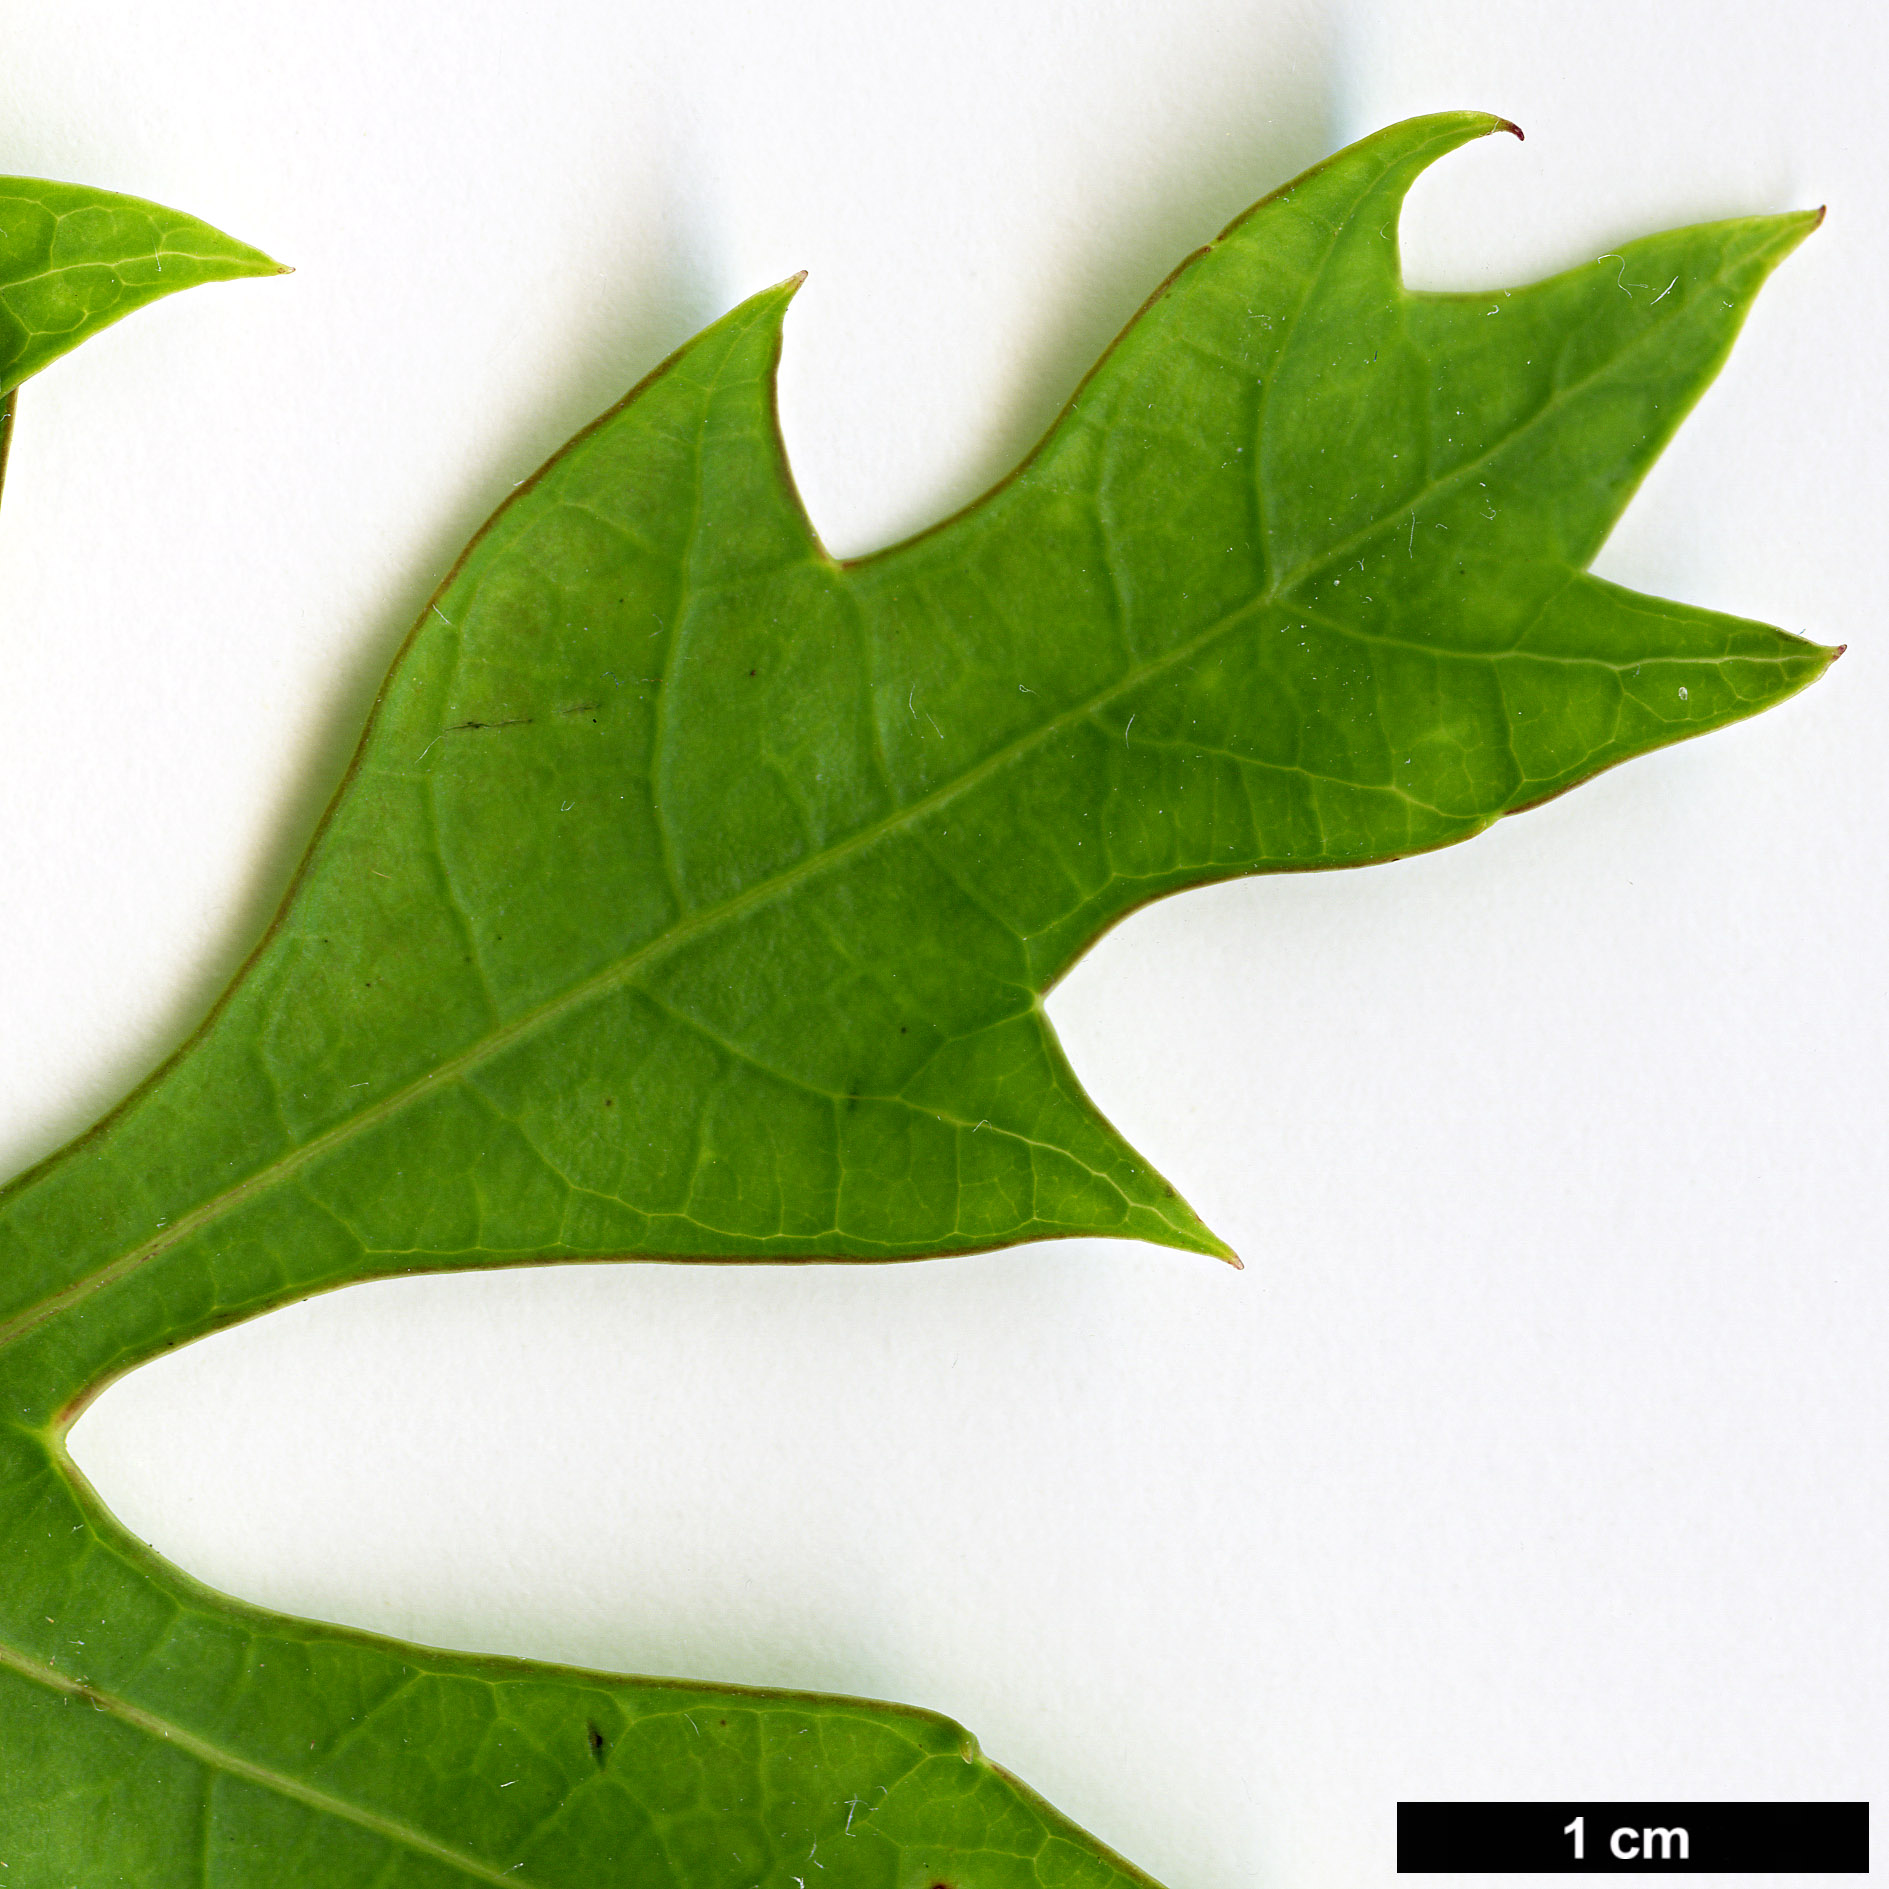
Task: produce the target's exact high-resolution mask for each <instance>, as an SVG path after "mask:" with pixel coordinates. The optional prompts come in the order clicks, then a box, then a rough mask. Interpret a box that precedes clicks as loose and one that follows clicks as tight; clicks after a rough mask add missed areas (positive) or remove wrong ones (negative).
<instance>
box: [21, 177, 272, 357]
mask: <svg viewBox="0 0 1889 1889" xmlns="http://www.w3.org/2000/svg"><path fill="white" fill-rule="evenodd" d="M286 273H287V271H285V270H284V269H283V267H282V265H281V264H280V263H279V262H271V261H270V260H269V258H268V257H267V256H265V255H264V254H263V253H262V251H261V250H259V249H251V248H250V247H249V245H248V244H247V243H239V242H237V241H236V240H235V239H234V238H233V237H229V236H225V235H224V234H223V232H222V231H221V230H213V229H212V228H211V227H210V226H209V224H207V223H199V222H198V221H197V219H196V218H195V217H194V216H185V215H184V214H183V212H182V211H181V210H166V209H165V208H164V207H163V205H162V204H157V203H146V202H145V201H144V199H143V198H142V197H121V196H118V195H116V194H115V193H114V192H112V191H108V190H88V189H87V188H86V187H85V186H84V185H82V184H54V183H48V182H46V181H45V180H44V179H43V178H38V177H0V394H9V393H11V392H12V391H13V389H14V388H15V387H17V386H18V385H19V384H20V382H21V381H23V380H25V379H26V378H27V377H28V376H29V375H32V374H37V373H38V372H39V370H40V369H41V368H42V367H44V366H46V365H47V364H48V363H49V362H51V361H56V360H57V359H58V358H59V356H60V355H62V354H65V353H67V352H68V351H69V350H71V349H73V348H76V347H77V346H78V345H79V343H80V342H81V341H85V340H88V339H90V337H91V336H93V335H95V334H97V333H98V331H99V330H100V329H101V328H107V327H109V326H110V325H111V324H112V323H113V322H115V321H117V320H118V319H119V318H120V317H121V316H125V315H129V314H130V313H131V311H132V310H133V309H134V308H142V307H144V305H145V304H146V303H147V302H155V301H156V300H157V299H158V297H159V296H162V295H170V294H174V293H175V292H176V291H177V290H178V289H190V288H195V287H196V286H197V284H198V283H200V282H228V281H230V280H232V279H233V278H234V277H237V276H246V275H281V274H286Z"/></svg>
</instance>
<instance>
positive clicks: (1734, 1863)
mask: <svg viewBox="0 0 1889 1889" xmlns="http://www.w3.org/2000/svg"><path fill="white" fill-rule="evenodd" d="M1707 1871H1718V1872H1721V1873H1723V1874H1727V1875H1740V1874H1742V1875H1749V1876H1775V1875H1784V1874H1787V1873H1803V1874H1814V1875H1832V1876H1837V1875H1867V1874H1868V1873H1869V1806H1868V1805H1867V1804H1399V1805H1398V1806H1397V1873H1398V1874H1399V1875H1400V1876H1411V1875H1419V1876H1421V1875H1494V1874H1497V1873H1510V1874H1514V1875H1526V1876H1550V1875H1562V1876H1625V1875H1640V1876H1664V1875H1674V1876H1679V1875H1697V1874H1701V1873H1704V1872H1707Z"/></svg>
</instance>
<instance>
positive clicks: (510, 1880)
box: [0, 1639, 532, 1889]
mask: <svg viewBox="0 0 1889 1889" xmlns="http://www.w3.org/2000/svg"><path fill="white" fill-rule="evenodd" d="M0 1667H5V1668H7V1669H9V1670H11V1671H13V1672H15V1673H18V1674H19V1675H20V1676H21V1677H22V1678H23V1679H27V1680H29V1681H31V1682H33V1683H35V1684H37V1685H41V1686H44V1687H46V1688H47V1689H48V1690H49V1691H52V1692H58V1693H63V1694H65V1695H66V1696H67V1697H68V1698H77V1699H84V1700H85V1701H86V1702H87V1703H88V1704H90V1705H91V1706H92V1707H93V1709H94V1710H96V1711H103V1712H109V1713H111V1714H113V1715H114V1716H115V1717H117V1718H119V1719H122V1720H123V1721H124V1722H125V1723H126V1724H128V1725H131V1726H134V1727H135V1728H136V1729H137V1730H139V1731H141V1732H143V1733H144V1734H145V1736H146V1737H148V1738H153V1739H156V1740H158V1741H160V1742H161V1743H163V1744H166V1745H169V1746H170V1747H172V1749H174V1750H177V1751H181V1752H184V1753H185V1754H187V1755H188V1756H189V1757H192V1758H195V1759H196V1760H197V1762H198V1763H199V1764H204V1765H208V1766H209V1767H210V1768H211V1769H213V1770H217V1771H221V1772H224V1773H225V1774H226V1775H228V1776H231V1777H239V1778H243V1779H246V1780H247V1781H248V1782H249V1783H251V1784H260V1785H261V1786H263V1788H264V1789H266V1790H271V1791H274V1792H275V1793H276V1794H277V1795H278V1796H282V1797H287V1798H291V1799H293V1800H294V1801H295V1802H296V1803H299V1804H302V1805H304V1806H305V1807H307V1808H308V1809H310V1810H315V1811H319V1812H321V1813H322V1814H324V1815H326V1816H330V1817H340V1818H343V1819H345V1820H346V1821H347V1822H349V1823H353V1824H357V1825H359V1826H360V1827H361V1828H362V1829H364V1830H370V1831H372V1832H373V1833H374V1834H375V1835H376V1836H379V1837H384V1838H386V1839H387V1840H388V1841H389V1842H391V1843H398V1844H401V1845H402V1846H403V1847H405V1848H407V1849H410V1850H413V1851H416V1852H417V1853H418V1854H420V1855H422V1856H425V1857H427V1858H429V1859H430V1860H432V1861H433V1862H436V1863H444V1864H445V1865H446V1866H447V1867H448V1868H451V1869H456V1870H458V1871H459V1873H460V1874H461V1875H463V1876H466V1877H469V1878H470V1879H471V1880H472V1881H474V1882H483V1883H492V1884H496V1885H499V1886H500V1889H519V1886H520V1885H523V1889H530V1884H531V1880H532V1879H531V1878H530V1877H529V1876H526V1875H524V1874H522V1873H521V1870H519V1869H513V1870H510V1871H500V1870H497V1869H494V1868H493V1867H492V1866H491V1865H490V1864H487V1863H482V1862H480V1861H479V1859H478V1858H477V1857H476V1856H468V1855H467V1854H466V1853H465V1852H464V1851H463V1850H456V1849H454V1848H453V1847H452V1846H451V1845H450V1844H446V1843H441V1842H439V1841H438V1840H437V1839H436V1838H434V1837H430V1836H428V1835H427V1834H426V1833H425V1832H424V1831H422V1830H416V1829H414V1828H413V1827H412V1826H411V1825H410V1824H404V1823H401V1822H400V1821H399V1820H398V1819H397V1818H393V1817H387V1816H383V1815H381V1814H380V1813H378V1812H376V1811H372V1810H367V1809H364V1808H363V1807H362V1806H361V1805H359V1804H351V1803H349V1802H348V1801H347V1800H346V1799H345V1798H341V1797H334V1796H331V1795H330V1794H329V1793H328V1792H326V1791H322V1790H318V1789H316V1788H315V1787H314V1786H313V1785H310V1784H303V1783H301V1782H299V1781H298V1780H297V1779H294V1778H291V1777H285V1776H284V1775H282V1773H280V1772H278V1771H272V1770H270V1769H269V1767H268V1766H267V1765H262V1764H257V1763H255V1762H253V1761H252V1760H250V1759H247V1758H239V1757H237V1756H236V1755H235V1754H234V1753H233V1752H229V1751H225V1750H223V1749H222V1748H221V1747H220V1746H217V1745H214V1744H212V1743H210V1741H209V1740H208V1739H205V1738H200V1737H198V1736H197V1735H196V1733H194V1732H189V1731H186V1730H185V1729H184V1728H183V1727H182V1726H181V1725H177V1724H174V1723H172V1722H171V1721H170V1720H168V1719H164V1718H160V1717H159V1716H158V1715H157V1714H156V1713H155V1712H147V1711H146V1710H145V1709H144V1708H143V1707H142V1706H136V1705H133V1704H132V1703H131V1702H130V1700H128V1699H122V1698H120V1697H118V1695H117V1694H115V1693H110V1692H105V1691H101V1690H100V1688H98V1687H97V1686H94V1685H91V1684H89V1683H87V1682H86V1681H85V1680H82V1679H72V1678H68V1677H67V1676H66V1675H65V1674H64V1673H62V1672H60V1671H59V1670H58V1669H57V1668H56V1667H53V1666H48V1665H46V1664H45V1663H44V1662H43V1661H41V1660H36V1659H34V1658H33V1657H32V1656H31V1655H30V1654H27V1653H23V1652H21V1651H20V1650H19V1648H18V1647H16V1646H13V1645H10V1644H9V1643H8V1642H7V1641H6V1640H5V1639H0Z"/></svg>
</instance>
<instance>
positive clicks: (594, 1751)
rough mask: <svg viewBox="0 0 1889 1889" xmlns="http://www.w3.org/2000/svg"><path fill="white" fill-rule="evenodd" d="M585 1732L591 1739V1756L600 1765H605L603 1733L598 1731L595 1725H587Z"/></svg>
mask: <svg viewBox="0 0 1889 1889" xmlns="http://www.w3.org/2000/svg"><path fill="white" fill-rule="evenodd" d="M584 1731H585V1734H586V1735H587V1736H588V1738H589V1739H590V1755H591V1756H592V1757H593V1758H595V1759H596V1760H597V1762H598V1763H599V1764H602V1763H603V1733H602V1732H600V1731H599V1730H598V1729H597V1727H596V1725H595V1724H594V1723H591V1724H587V1725H586V1726H585V1727H584Z"/></svg>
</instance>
